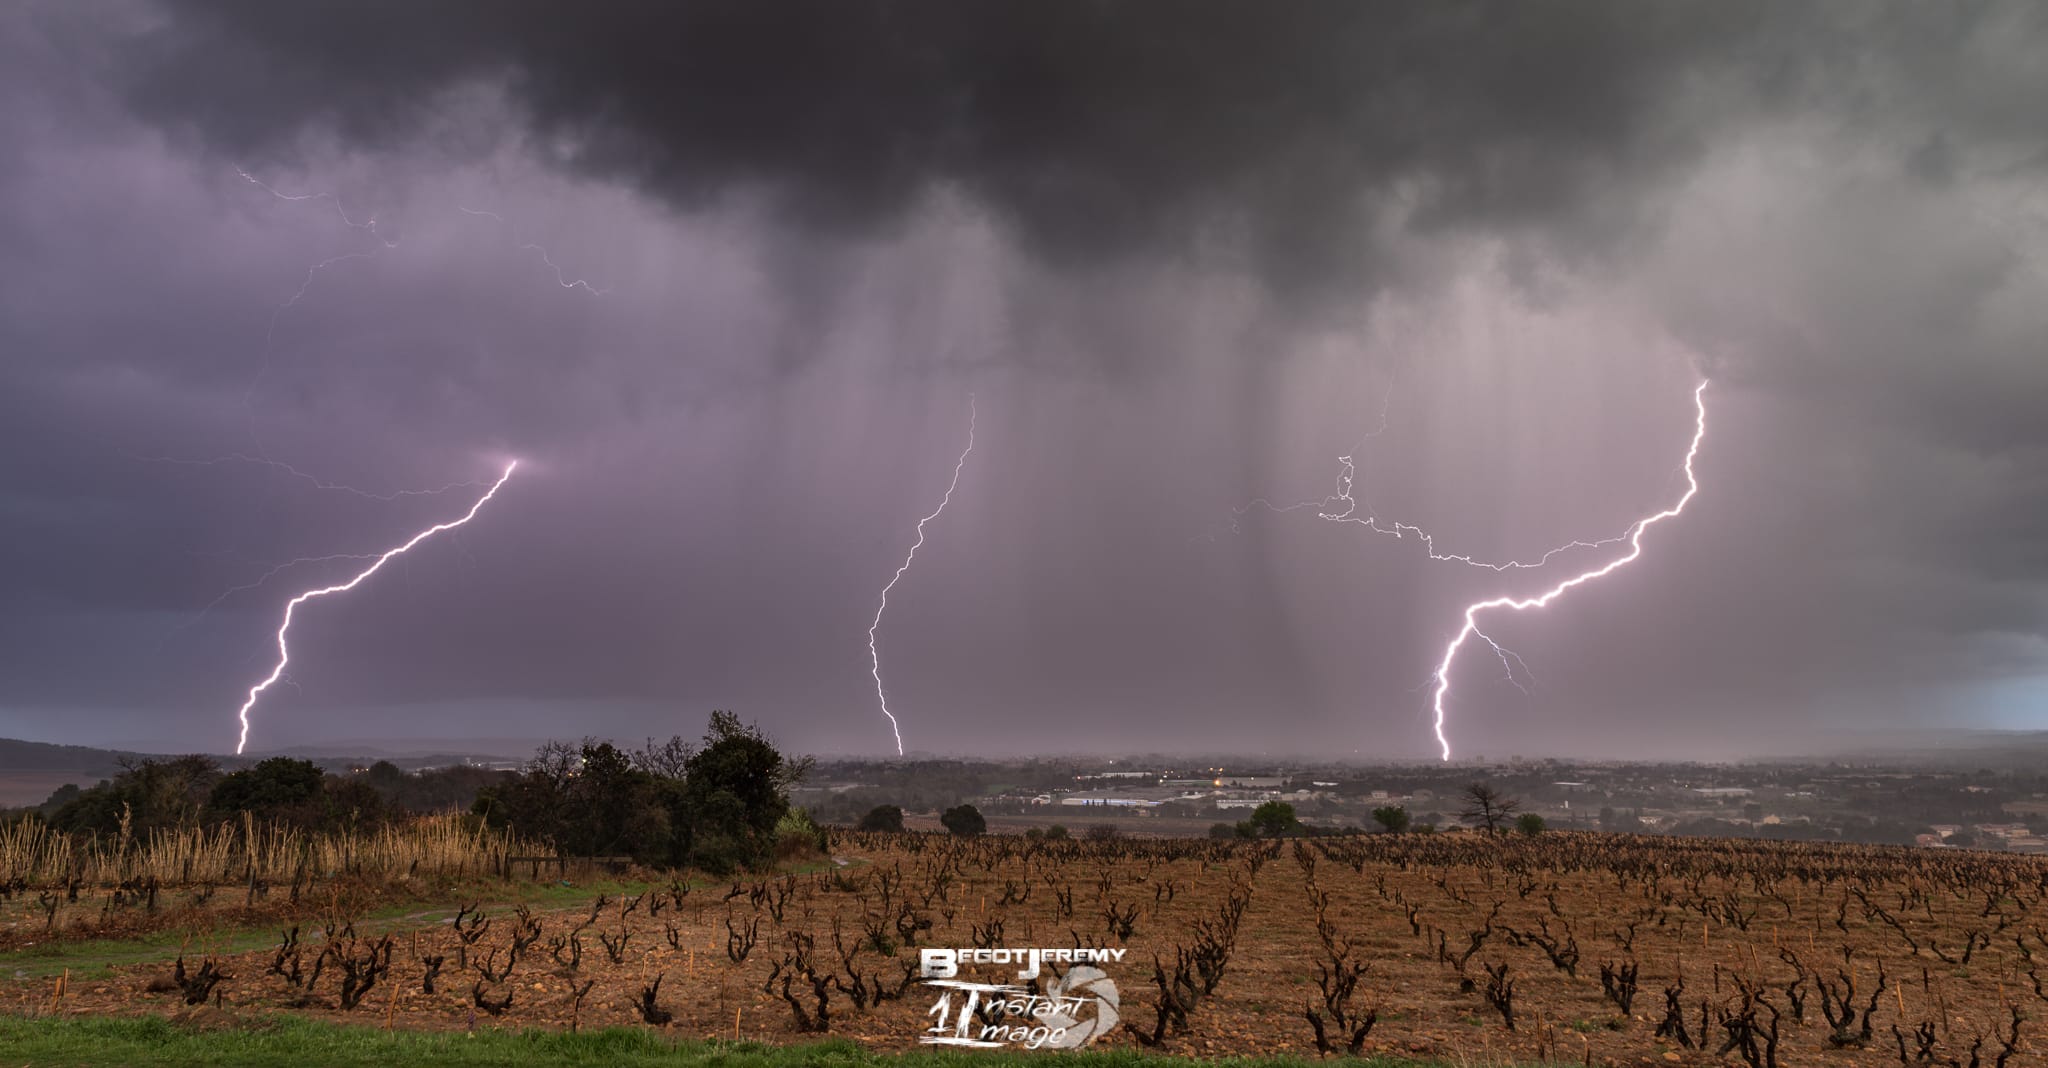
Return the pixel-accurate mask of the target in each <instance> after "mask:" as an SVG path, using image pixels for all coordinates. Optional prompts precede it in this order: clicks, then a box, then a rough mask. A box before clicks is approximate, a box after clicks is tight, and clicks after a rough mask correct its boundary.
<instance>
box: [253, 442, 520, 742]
mask: <svg viewBox="0 0 2048 1068" xmlns="http://www.w3.org/2000/svg"><path fill="white" fill-rule="evenodd" d="M518 466H519V461H517V460H513V461H512V462H510V463H508V464H506V465H505V473H504V474H502V475H499V476H498V480H497V481H496V482H493V483H491V488H490V489H489V490H487V491H485V492H484V495H483V496H481V497H478V498H477V499H476V503H475V504H472V505H470V506H469V511H467V512H465V513H463V515H462V518H460V519H453V520H450V521H448V522H446V523H436V524H435V525H433V526H431V527H428V528H427V529H425V530H422V531H420V532H419V533H417V534H414V535H413V536H412V537H411V538H409V539H407V540H406V541H405V542H404V543H403V544H401V545H399V546H397V547H396V548H393V549H387V550H385V551H384V552H383V553H382V554H380V555H378V556H377V557H376V559H375V560H374V561H373V562H372V563H371V564H370V566H369V567H366V568H364V569H363V570H361V571H360V572H357V573H356V576H355V577H354V578H352V579H349V580H348V581H347V582H343V583H340V584H338V585H333V586H322V587H320V588H319V589H312V590H307V591H306V592H304V593H301V594H299V595H298V596H296V597H294V598H292V599H291V600H290V601H287V602H286V603H285V606H284V621H283V622H282V623H280V624H279V625H278V628H277V664H276V665H275V666H274V667H272V668H271V669H270V674H268V675H266V676H264V677H263V681H261V682H259V683H257V684H256V685H254V686H251V687H249V699H248V700H246V701H244V702H242V707H241V709H240V711H238V712H237V713H236V718H237V719H239V720H240V721H241V724H242V733H241V737H240V738H239V739H238V740H237V741H236V742H235V752H236V753H240V752H241V751H242V750H243V749H244V748H245V747H246V746H247V745H248V744H249V710H250V709H252V708H254V707H255V706H256V700H257V698H259V697H261V696H263V691H265V690H267V689H269V688H270V687H272V686H273V685H276V683H277V681H278V679H280V678H282V677H283V675H284V669H285V665H286V664H287V663H289V662H290V661H291V650H290V649H289V648H288V647H287V646H286V644H285V635H286V632H288V631H290V630H291V627H292V615H293V613H295V612H296V611H297V610H298V607H299V606H300V605H302V604H304V603H306V602H307V601H310V600H312V599H314V598H315V597H325V596H327V595H328V594H333V593H345V592H347V591H349V590H352V589H355V588H356V587H357V586H358V585H360V584H361V583H362V581H363V580H364V579H367V578H369V577H370V576H371V575H374V574H376V573H377V569H378V568H381V567H383V566H384V565H385V564H386V563H387V562H389V561H390V560H391V559H392V558H393V557H395V556H398V555H400V554H402V553H404V552H406V551H407V550H409V549H411V548H412V547H413V546H415V545H418V544H419V543H420V542H423V541H425V540H427V539H428V538H431V537H433V536H434V535H436V534H439V533H441V532H442V531H444V530H453V529H455V528H456V527H459V526H461V525H463V524H464V523H467V522H469V521H470V520H472V519H474V518H476V514H477V512H478V511H479V510H481V509H482V508H483V506H484V504H485V503H486V502H488V501H489V500H490V499H491V498H492V497H495V496H497V494H498V488H499V487H501V486H503V485H504V484H505V481H506V480H507V479H509V478H511V477H512V472H513V471H514V470H515V469H516V468H518Z"/></svg>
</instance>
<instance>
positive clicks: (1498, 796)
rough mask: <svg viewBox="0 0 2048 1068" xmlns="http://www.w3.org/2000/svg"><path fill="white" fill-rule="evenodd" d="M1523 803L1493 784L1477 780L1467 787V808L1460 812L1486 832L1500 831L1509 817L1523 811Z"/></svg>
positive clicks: (1468, 820)
mask: <svg viewBox="0 0 2048 1068" xmlns="http://www.w3.org/2000/svg"><path fill="white" fill-rule="evenodd" d="M1521 809H1522V803H1521V802H1520V801H1517V800H1515V799H1514V798H1512V797H1509V796H1507V795H1506V794H1503V793H1501V792H1500V791H1499V790H1496V789H1494V788H1493V787H1492V786H1490V785H1488V784H1486V783H1483V782H1475V783H1473V784H1472V785H1470V786H1467V787H1465V810H1464V811H1463V812H1460V813H1459V814H1458V816H1459V818H1461V819H1463V820H1465V821H1466V822H1468V823H1469V822H1473V821H1477V822H1478V823H1479V824H1480V825H1482V826H1484V827H1485V828H1486V833H1488V834H1495V833H1498V832H1499V830H1500V828H1501V825H1502V824H1504V823H1506V822H1507V821H1508V818H1509V817H1511V816H1513V815H1514V814H1515V813H1517V812H1519V811H1521Z"/></svg>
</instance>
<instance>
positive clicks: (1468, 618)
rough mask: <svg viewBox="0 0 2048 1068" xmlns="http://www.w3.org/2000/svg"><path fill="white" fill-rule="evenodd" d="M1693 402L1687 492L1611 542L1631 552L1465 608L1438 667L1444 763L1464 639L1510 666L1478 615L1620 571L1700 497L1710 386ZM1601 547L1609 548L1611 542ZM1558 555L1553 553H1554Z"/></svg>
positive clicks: (1522, 606) (1533, 604) (1519, 607)
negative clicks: (1695, 465)
mask: <svg viewBox="0 0 2048 1068" xmlns="http://www.w3.org/2000/svg"><path fill="white" fill-rule="evenodd" d="M1692 400H1693V406H1694V408H1695V409H1696V410H1697V413H1698V414H1697V416H1696V417H1695V421H1694V424H1693V434H1692V444H1691V445H1690V446H1688V447H1687V448H1686V450H1685V485H1686V488H1685V492H1684V493H1683V494H1681V495H1679V498H1678V501H1677V503H1675V504H1673V505H1672V506H1671V507H1669V508H1666V509H1664V510H1663V511H1661V512H1658V513H1656V514H1654V515H1649V516H1644V517H1643V518H1641V519H1638V520H1636V521H1635V523H1634V524H1633V525H1631V526H1630V527H1629V529H1628V533H1626V534H1624V535H1622V536H1621V537H1620V538H1616V539H1610V542H1611V541H1626V542H1628V546H1629V548H1628V552H1626V553H1623V554H1622V555H1620V556H1617V557H1615V558H1614V559H1612V560H1610V561H1608V562H1607V563H1606V564H1603V565H1601V566H1600V567H1597V568H1594V569H1593V570H1591V571H1585V572H1582V573H1580V574H1577V575H1573V576H1572V577H1571V578H1568V579H1565V580H1564V581H1563V582H1560V583H1558V584H1557V585H1555V586H1552V587H1551V588H1549V589H1547V590H1545V591H1543V592H1542V593H1539V594H1537V595H1536V596H1534V597H1509V596H1502V597H1492V598H1488V599H1487V600H1484V601H1477V602H1474V603H1472V604H1469V605H1467V606H1465V625H1464V626H1463V627H1460V628H1459V630H1458V633H1457V636H1456V637H1454V638H1452V639H1451V641H1450V644H1448V645H1446V646H1444V655H1443V659H1442V660H1440V661H1438V662H1437V666H1436V697H1435V701H1434V707H1435V710H1436V740H1437V744H1438V745H1439V746H1441V747H1442V749H1443V759H1445V760H1449V759H1451V743H1450V741H1449V740H1448V739H1446V738H1445V737H1444V699H1445V698H1446V697H1448V696H1449V694H1450V692H1451V663H1452V662H1453V661H1455V660H1456V659H1457V658H1458V650H1459V649H1461V648H1463V647H1464V645H1465V639H1467V638H1470V637H1472V636H1473V635H1475V634H1476V635H1478V636H1479V638H1480V639H1481V640H1483V641H1485V642H1486V643H1487V644H1488V645H1492V646H1493V648H1494V651H1495V652H1498V653H1501V654H1502V656H1503V659H1502V661H1501V662H1502V664H1503V665H1505V664H1506V663H1507V661H1506V659H1505V657H1506V655H1507V654H1506V653H1505V651H1504V650H1502V649H1501V647H1500V646H1499V645H1498V644H1496V643H1495V642H1494V640H1493V639H1492V638H1489V637H1487V636H1486V634H1485V632H1483V631H1481V630H1480V629H1479V614H1480V613H1481V612H1486V611H1489V610H1491V609H1495V608H1509V609H1513V610H1514V611H1517V612H1525V611H1528V610H1529V609H1531V608H1542V607H1544V606H1545V605H1548V604H1549V603H1550V602H1552V601H1554V600H1556V599H1557V598H1559V597H1561V596H1563V595H1564V593H1565V591H1566V590H1569V589H1571V588H1573V587H1575V586H1583V585H1585V584H1586V583H1588V582H1591V581H1593V580H1594V579H1597V578H1600V577H1602V576H1605V575H1609V574H1612V573H1613V572H1615V571H1618V570H1620V569H1621V568H1622V567H1624V566H1626V565H1627V564H1628V563H1629V562H1630V561H1633V560H1634V559H1635V558H1636V557H1638V556H1641V555H1642V554H1643V532H1644V531H1646V530H1648V529H1650V527H1651V526H1652V525H1654V524H1657V523H1661V522H1663V521H1664V520H1666V519H1670V518H1671V517H1673V516H1676V515H1677V514H1679V513H1680V512H1683V511H1685V506H1686V505H1687V504H1688V503H1690V502H1691V501H1692V499H1693V496H1694V495H1695V494H1697V493H1699V491H1700V483H1699V479H1698V478H1696V477H1695V476H1694V475H1693V470H1692V462H1693V459H1694V458H1695V457H1697V456H1698V455H1699V452H1700V442H1702V441H1704V440H1705V439H1706V436H1707V383H1706V382H1705V381H1704V380H1702V381H1701V382H1700V384H1699V387H1698V388H1697V389H1694V390H1693V394H1692ZM1574 544H1576V543H1574ZM1598 544H1608V542H1602V543H1598ZM1555 551H1556V550H1553V552H1555ZM1431 555H1432V557H1434V556H1435V553H1434V552H1432V553H1431ZM1548 558H1549V554H1546V556H1545V559H1548ZM1517 659H1519V658H1517Z"/></svg>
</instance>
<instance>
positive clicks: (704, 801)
mask: <svg viewBox="0 0 2048 1068" xmlns="http://www.w3.org/2000/svg"><path fill="white" fill-rule="evenodd" d="M810 767H811V762H810V761H809V760H808V759H804V760H797V761H791V760H789V759H787V758H785V757H784V756H783V755H782V753H781V752H780V751H779V750H777V749H776V748H775V747H774V746H773V745H771V744H769V742H768V739H767V738H765V737H763V736H762V735H761V732H760V731H759V730H757V729H755V728H753V727H750V726H746V725H744V724H742V723H740V720H739V717H738V716H736V715H734V714H732V713H731V712H725V711H717V712H713V713H711V724H710V726H709V728H707V729H706V730H705V732H704V745H703V747H702V748H700V749H698V750H697V751H696V752H695V753H692V754H691V755H690V758H689V760H688V761H687V762H686V763H685V767H684V771H685V775H686V776H687V777H686V778H685V779H684V780H683V783H682V789H681V791H680V796H679V798H677V799H678V800H680V801H681V802H682V809H683V812H684V813H685V814H686V818H685V820H684V821H683V823H682V827H683V828H685V829H686V831H687V837H686V838H685V837H683V836H678V837H679V840H678V842H677V847H678V848H677V852H678V853H679V854H680V855H681V857H683V858H686V859H687V861H688V863H691V864H694V865H697V866H699V867H702V868H704V869H705V870H707V871H717V872H725V871H729V870H731V869H732V868H733V867H736V866H749V867H751V866H753V865H757V864H759V863H761V862H762V861H763V860H766V859H767V858H768V856H769V854H770V852H771V851H772V850H773V849H774V848H775V825H776V823H777V822H778V821H780V820H781V819H782V815H783V813H785V812H787V811H789V788H790V787H791V786H793V785H795V784H796V783H797V782H799V781H801V780H802V779H803V777H804V775H805V774H806V773H808V772H809V771H810ZM674 812H675V810H674V809H673V808H672V809H671V818H673V816H674Z"/></svg>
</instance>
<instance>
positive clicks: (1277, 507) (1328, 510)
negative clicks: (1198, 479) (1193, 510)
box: [1230, 390, 1628, 686]
mask: <svg viewBox="0 0 2048 1068" xmlns="http://www.w3.org/2000/svg"><path fill="white" fill-rule="evenodd" d="M1392 397H1393V393H1392V391H1391V390H1390V391H1388V393H1387V394H1386V396H1385V397H1383V398H1381V401H1380V418H1379V425H1378V426H1377V427H1375V428H1373V429H1372V430H1371V431H1369V432H1367V433H1366V434H1365V435H1364V436H1363V438H1361V439H1360V441H1359V443H1358V446H1353V448H1352V451H1351V452H1349V453H1346V454H1345V455H1342V456H1339V457H1337V464H1338V467H1339V468H1340V471H1339V473H1338V475H1337V492H1336V493H1333V494H1331V495H1329V496H1327V497H1319V498H1315V499H1312V500H1305V501H1296V502H1294V503H1292V504H1274V503H1273V502H1272V501H1269V500H1267V499H1266V498H1264V497H1257V498H1254V499H1252V500H1251V501H1249V502H1247V503H1245V504H1244V505H1242V506H1240V507H1238V508H1235V509H1233V510H1232V511H1231V523H1230V529H1231V532H1232V533H1236V532H1237V530H1238V521H1239V520H1241V519H1243V518H1244V516H1245V514H1246V513H1247V512H1250V511H1251V510H1252V509H1254V508H1263V509H1265V510H1266V511H1269V512H1275V513H1286V512H1298V511H1301V510H1303V509H1307V508H1313V509H1315V510H1316V518H1318V519H1325V520H1328V521H1330V522H1332V523H1355V524H1357V525H1358V526H1362V527H1364V528H1366V529H1367V530H1370V531H1372V532H1373V533H1375V534H1388V535H1392V536H1393V537H1396V538H1406V537H1408V536H1410V535H1413V536H1415V538H1416V539H1418V540H1419V541H1421V542H1422V548H1423V551H1424V552H1426V553H1427V554H1428V555H1429V558H1430V559H1431V560H1441V561H1445V562H1447V563H1457V564H1466V565H1469V566H1472V567H1483V568H1486V569H1488V570H1490V571H1513V570H1520V569H1524V568H1537V567H1542V566H1543V565H1544V564H1547V563H1549V562H1550V558H1551V557H1553V556H1556V555H1557V554H1559V553H1562V552H1568V551H1570V550H1572V549H1598V548H1602V547H1604V546H1608V545H1613V544H1615V543H1616V542H1619V541H1622V540H1624V539H1626V538H1627V537H1628V535H1627V533H1626V532H1624V533H1622V534H1617V535H1615V536H1614V537H1611V538H1602V539H1600V540H1598V541H1568V542H1565V543H1564V544H1562V545H1559V546H1557V547H1556V548H1553V549H1550V550H1549V551H1547V552H1545V553H1544V554H1543V555H1542V556H1539V557H1537V558H1535V559H1533V560H1504V561H1500V562H1498V563H1496V562H1492V561H1488V560H1480V559H1477V558H1475V557H1472V556H1468V555H1466V554H1464V553H1442V552H1438V551H1437V548H1436V536H1435V535H1434V534H1431V533H1430V532H1428V531H1426V530H1424V529H1422V528H1421V527H1419V526H1416V525H1415V524H1413V523H1403V522H1400V521H1399V520H1390V521H1387V522H1385V523H1382V522H1381V521H1380V518H1379V517H1378V516H1377V515H1372V514H1366V515H1359V514H1358V510H1359V503H1358V499H1357V498H1356V497H1355V496H1354V495H1353V489H1354V487H1355V485H1356V480H1357V476H1358V462H1357V457H1356V454H1357V451H1358V447H1359V446H1363V445H1364V444H1365V440H1366V439H1370V438H1375V437H1378V436H1379V435H1381V434H1383V433H1385V432H1386V429H1387V408H1388V404H1389V402H1390V401H1391V400H1392ZM1340 505H1341V506H1342V507H1341V509H1340V507H1339V506H1340ZM1502 652H1503V654H1504V655H1507V656H1512V655H1513V654H1511V653H1506V652H1505V650H1502ZM1517 659H1518V660H1519V659H1520V658H1519V657H1518V658H1517ZM1526 666H1527V665H1524V667H1525V668H1526ZM1510 681H1512V674H1510ZM1516 685H1518V686H1519V685H1520V684H1519V683H1517V684H1516Z"/></svg>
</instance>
